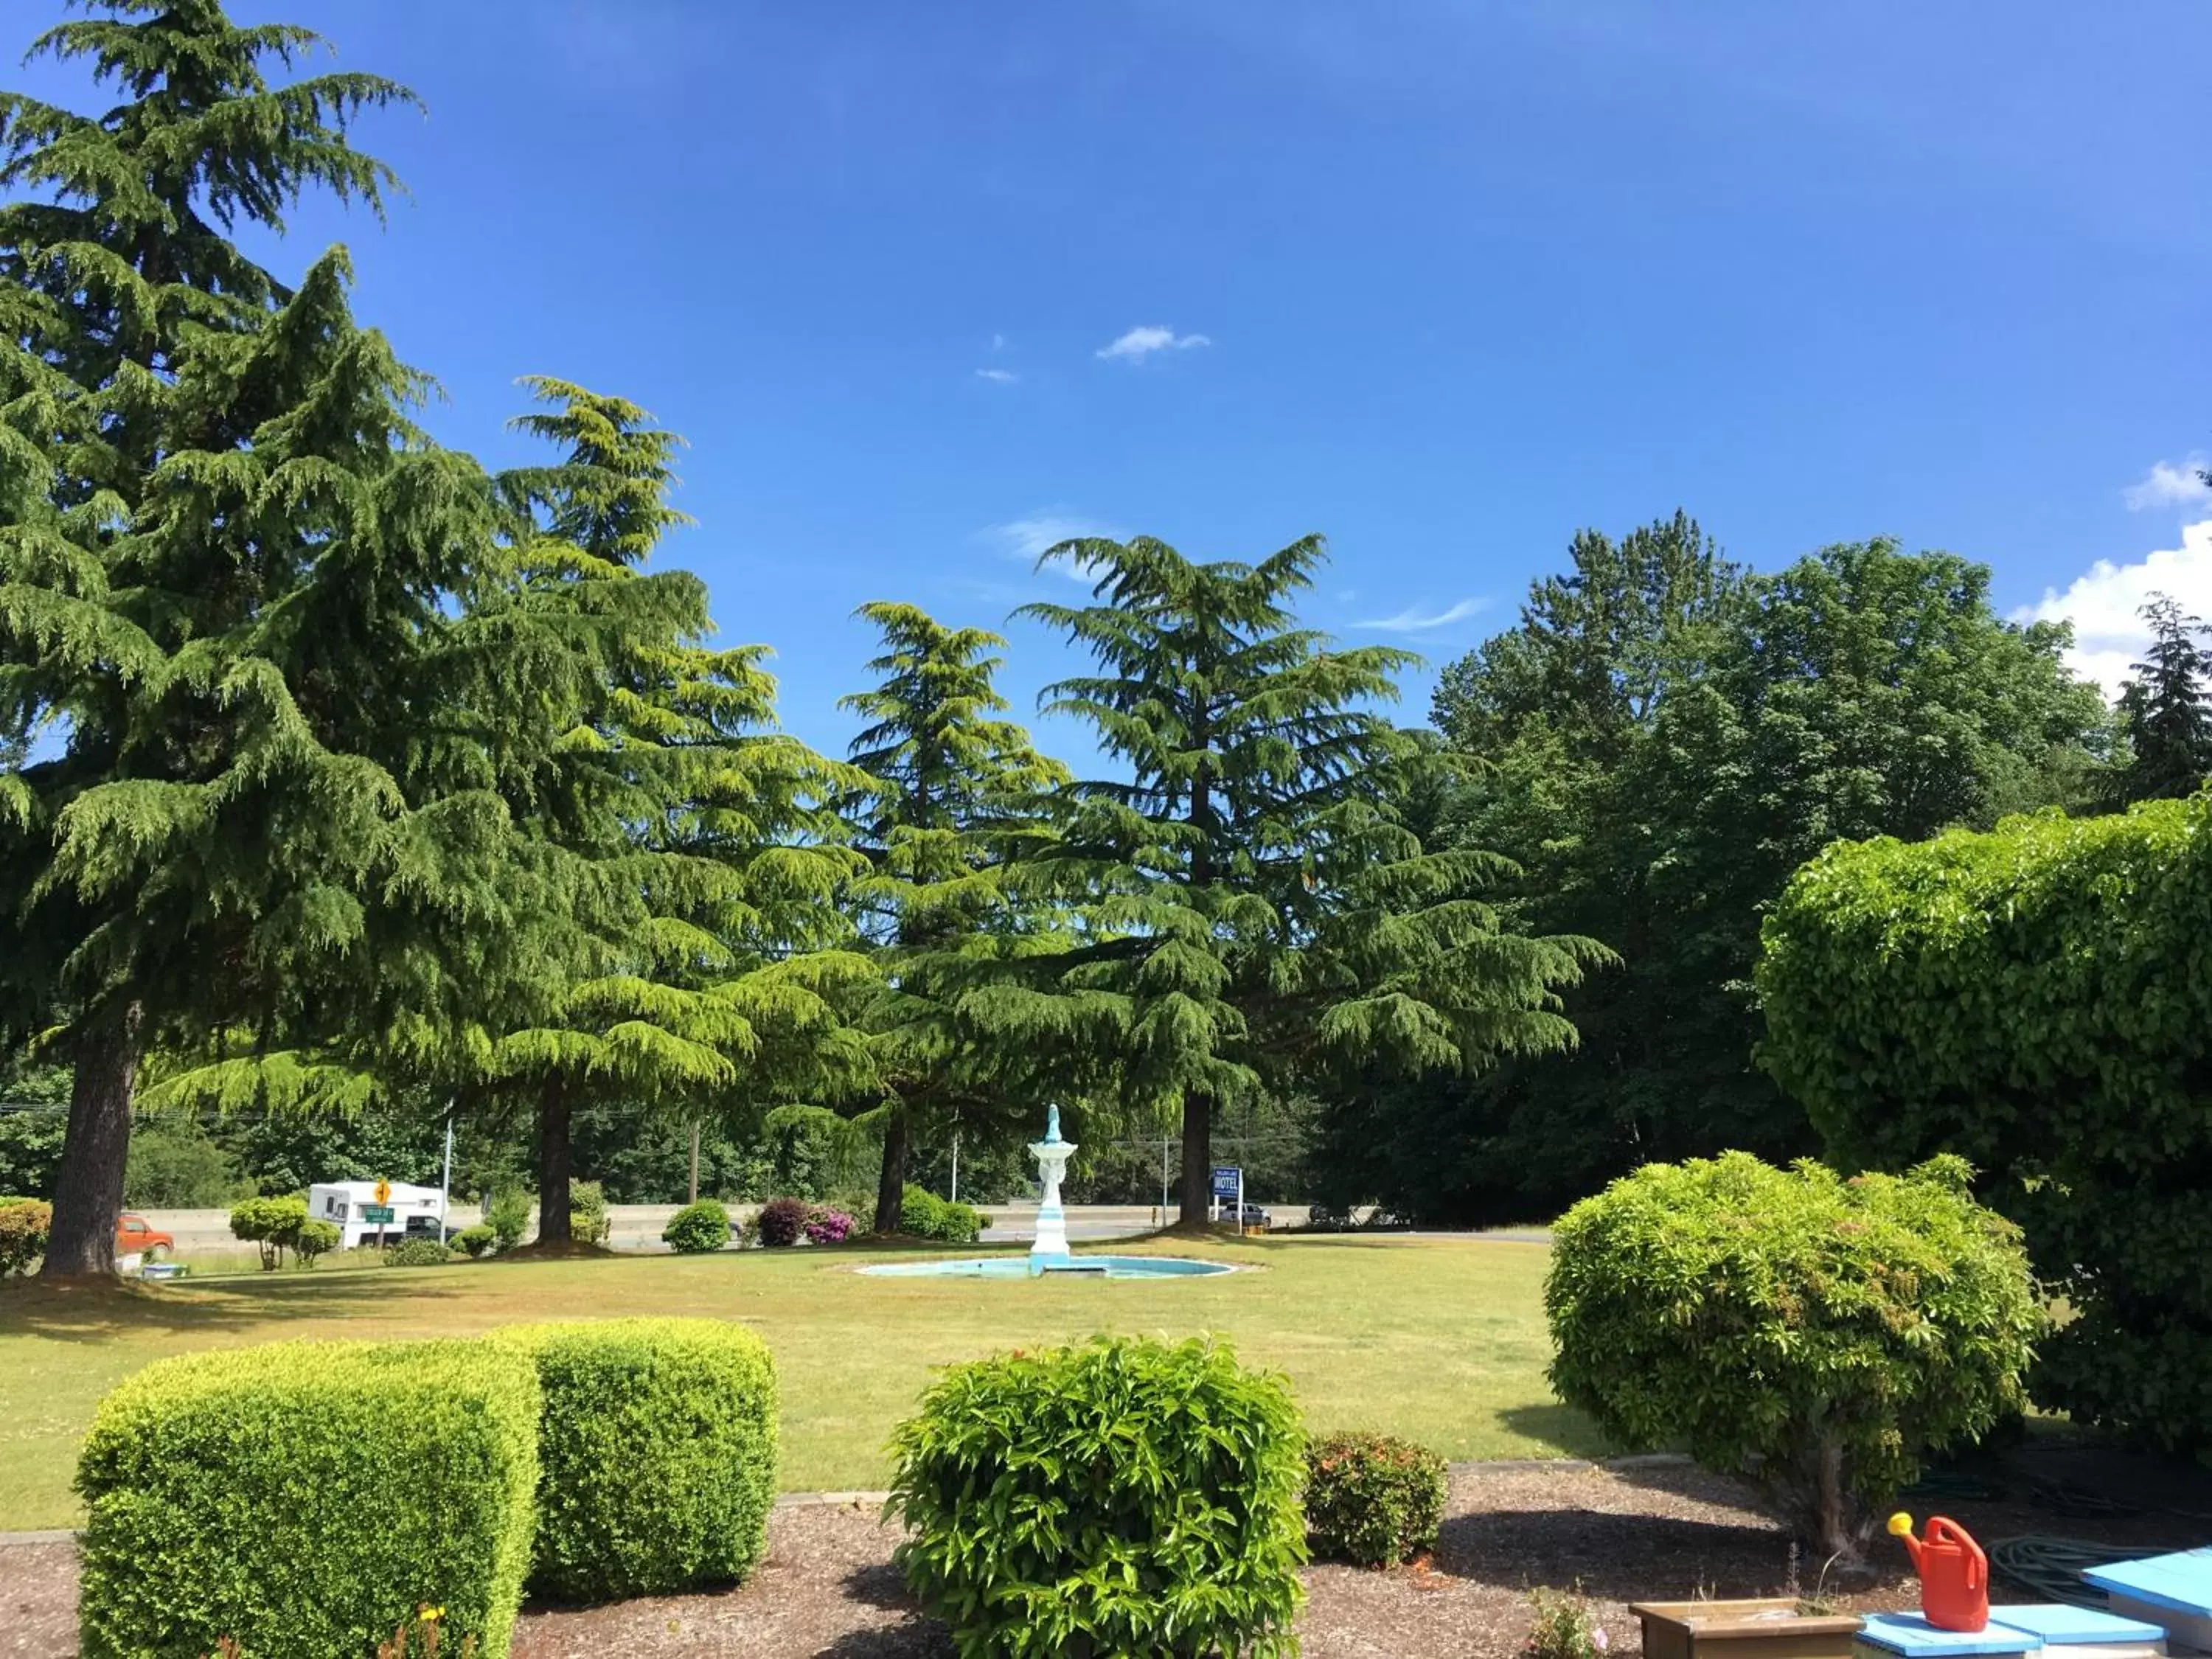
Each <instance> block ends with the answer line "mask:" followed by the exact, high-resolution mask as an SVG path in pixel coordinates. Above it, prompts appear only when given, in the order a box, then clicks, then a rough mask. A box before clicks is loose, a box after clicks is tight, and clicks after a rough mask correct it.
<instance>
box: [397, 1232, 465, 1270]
mask: <svg viewBox="0 0 2212 1659" xmlns="http://www.w3.org/2000/svg"><path fill="white" fill-rule="evenodd" d="M452 1260H453V1252H452V1251H450V1250H448V1249H447V1248H446V1247H445V1246H444V1245H442V1244H441V1243H438V1241H437V1240H436V1239H435V1238H404V1239H402V1240H400V1241H399V1243H397V1244H394V1245H392V1247H391V1248H390V1249H387V1250H386V1251H385V1252H384V1265H385V1266H386V1267H444V1266H445V1265H446V1264H447V1262H449V1261H452Z"/></svg>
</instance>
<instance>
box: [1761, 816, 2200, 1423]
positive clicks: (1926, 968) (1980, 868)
mask: <svg viewBox="0 0 2212 1659" xmlns="http://www.w3.org/2000/svg"><path fill="white" fill-rule="evenodd" d="M2208 914H2212V797H2206V796H2201V795H2200V796H2198V797H2197V798H2196V799H2191V800H2162V801H2156V802H2153V803H2150V804H2148V805H2142V806H2138V807H2136V808H2135V809H2134V810H2133V811H2130V812H2128V813H2127V814H2125V815H2124V816H2122V817H2098V818H2067V817H2057V816H2050V817H2026V818H2011V819H2008V820H2007V821H2005V822H2004V823H2002V824H2000V825H1999V826H1998V827H1997V829H1996V831H1995V832H1994V833H1993V834H1988V835H1970V834H1966V833H1965V832H1963V831H1961V832H1954V833H1952V834H1948V835H1944V836H1938V837H1936V839H1935V840H1933V841H1928V842H1918V843H1916V844H1913V845H1910V846H1908V845H1905V844H1904V843H1902V842H1893V841H1875V842H1863V843H1858V844H1845V845H1838V846H1836V847H1833V848H1830V849H1829V850H1828V851H1827V852H1826V853H1824V854H1821V855H1820V857H1819V858H1817V859H1815V860H1813V861H1812V862H1811V863H1810V864H1808V865H1807V866H1805V867H1804V868H1803V869H1802V870H1800V871H1799V872H1797V874H1796V877H1795V878H1792V879H1791V881H1790V885H1789V887H1788V889H1787V890H1785V891H1784V894H1783V896H1782V897H1781V899H1780V901H1779V902H1778V904H1777V905H1776V907H1775V909H1774V912H1773V914H1772V915H1771V916H1770V917H1769V919H1768V920H1767V922H1766V924H1765V930H1764V937H1765V957H1764V960H1763V961H1762V962H1761V963H1760V964H1759V987H1760V995H1761V998H1762V1000H1763V1001H1764V1003H1765V1010H1766V1021H1767V1029H1768V1036H1767V1039H1766V1041H1765V1043H1764V1044H1763V1045H1762V1048H1761V1050H1760V1055H1761V1059H1762V1060H1763V1061H1764V1063H1765V1066H1766V1067H1767V1069H1768V1070H1769V1071H1771V1072H1772V1073H1774V1075H1775V1077H1776V1079H1778V1080H1779V1081H1780V1083H1781V1084H1782V1085H1783V1087H1784V1088H1785V1089H1787V1090H1789V1091H1790V1092H1791V1093H1792V1094H1795V1095H1796V1096H1797V1097H1798V1098H1800V1099H1801V1100H1802V1101H1803V1102H1804V1103H1805V1106H1806V1109H1807V1110H1808V1113H1810V1115H1811V1116H1812V1120H1813V1122H1814V1127H1817V1128H1818V1129H1819V1130H1820V1133H1822V1134H1823V1135H1824V1136H1826V1139H1827V1142H1828V1146H1829V1148H1830V1151H1831V1152H1832V1155H1833V1156H1835V1157H1837V1158H1839V1159H1842V1160H1844V1161H1846V1162H1849V1163H1851V1164H1873V1165H1875V1166H1878V1167H1881V1168H1884V1169H1897V1168H1901V1167H1903V1166H1904V1165H1906V1164H1911V1163H1912V1162H1913V1161H1915V1160H1916V1159H1918V1158H1926V1157H1928V1156H1929V1154H1930V1153H1932V1152H1937V1151H1945V1152H1957V1153H1958V1154H1959V1155H1960V1156H1961V1157H1964V1158H1969V1159H1971V1160H1972V1162H1973V1163H1974V1164H1976V1165H1977V1166H1978V1168H1980V1169H1981V1170H1984V1171H1985V1172H1986V1190H1987V1193H1988V1194H1989V1198H1990V1202H1991V1203H1993V1204H1995V1205H1996V1206H1997V1207H1999V1208H2000V1209H2002V1210H2003V1211H2005V1212H2007V1213H2008V1214H2009V1215H2011V1216H2012V1217H2013V1218H2014V1219H2015V1220H2016V1221H2018V1222H2019V1223H2020V1224H2021V1227H2022V1229H2023V1230H2024V1231H2025V1234H2026V1237H2027V1243H2028V1250H2029V1254H2030V1255H2031V1257H2032V1258H2033V1261H2034V1263H2035V1267H2036V1269H2037V1272H2038V1273H2039V1275H2040V1276H2041V1279H2042V1282H2043V1285H2044V1286H2045V1289H2046V1290H2047V1291H2051V1292H2052V1293H2054V1294H2056V1295H2057V1296H2061V1297H2064V1299H2065V1301H2066V1303H2067V1304H2068V1305H2069V1307H2070V1308H2071V1309H2072V1310H2073V1314H2074V1317H2073V1318H2072V1319H2071V1320H2070V1321H2069V1322H2068V1323H2067V1324H2066V1325H2065V1326H2064V1327H2063V1328H2060V1329H2059V1330H2057V1332H2055V1333H2054V1334H2052V1335H2051V1338H2050V1340H2048V1341H2047V1342H2046V1343H2045V1345H2044V1348H2043V1354H2042V1360H2041V1363H2040V1364H2039V1367H2038V1369H2037V1371H2036V1375H2035V1379H2034V1385H2035V1394H2036V1397H2037V1399H2038V1400H2039V1401H2041V1402H2042V1403H2043V1404H2045V1405H2047V1406H2051V1407H2063V1409H2065V1410H2066V1411H2068V1412H2069V1413H2072V1415H2073V1416H2074V1418H2075V1420H2076V1421H2077V1422H2081V1423H2089V1424H2099V1425H2106V1426H2110V1427H2112V1428H2116V1429H2120V1430H2123V1431H2129V1432H2130V1433H2132V1434H2133V1435H2135V1436H2136V1437H2141V1438H2142V1439H2145V1440H2148V1441H2149V1442H2151V1443H2154V1444H2155V1445H2157V1446H2158V1447H2159V1448H2160V1449H2163V1450H2166V1451H2167V1452H2170V1453H2180V1454H2186V1453H2189V1452H2191V1451H2195V1452H2197V1453H2200V1454H2212V1273H2206V1272H2205V1270H2204V1263H2205V1262H2206V1261H2208V1260H2212V1085H2208V1083H2207V1080H2206V1079H2207V1073H2206V1070H2205V1063H2204V1054H2205V1032H2206V1031H2207V1030H2212V973H2208V972H2207V971H2206V969H2205V958H2204V917H2205V916H2206V915H2208Z"/></svg>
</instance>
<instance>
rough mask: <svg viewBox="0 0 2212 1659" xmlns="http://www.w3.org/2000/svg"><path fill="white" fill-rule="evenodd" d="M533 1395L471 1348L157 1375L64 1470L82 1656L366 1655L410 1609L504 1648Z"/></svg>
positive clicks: (237, 1358) (494, 1648)
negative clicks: (75, 1551) (226, 1645)
mask: <svg viewBox="0 0 2212 1659" xmlns="http://www.w3.org/2000/svg"><path fill="white" fill-rule="evenodd" d="M538 1415H539V1395H538V1380H537V1377H536V1375H535V1374H534V1372H533V1370H532V1367H531V1365H530V1364H529V1362H528V1360H527V1359H526V1358H524V1357H523V1356H522V1355H520V1354H517V1353H513V1352H508V1351H506V1350H504V1349H501V1348H500V1347H498V1346H495V1345H493V1344H489V1343H483V1342H416V1343H399V1344H390V1345H369V1344H363V1343H338V1342H280V1343H273V1344H270V1345H268V1346H262V1347H252V1348H244V1349H233V1350H226V1351H224V1352H214V1353H198V1354H188V1355H184V1356H180V1357H179V1358H173V1359H165V1360H161V1361H160V1362H158V1363H156V1364H153V1365H150V1366H149V1367H148V1368H147V1369H146V1370H143V1371H141V1372H139V1373H138V1374H137V1376H134V1377H131V1379H130V1380H129V1381H127V1382H125V1383H123V1384H122V1385H121V1386H120V1387H118V1388H117V1389H115V1390H114V1391H113V1392H112V1393H111V1394H110V1395H108V1396H107V1397H106V1400H104V1401H101V1402H100V1410H99V1413H98V1414H97V1415H96V1416H95V1418H94V1421H93V1425H92V1431H91V1433H90V1434H89V1436H88V1437H87V1438H86V1441H85V1446H84V1451H83V1454H82V1458H81V1459H80V1462H79V1463H78V1468H77V1490H78V1491H79V1492H80V1493H82V1496H83V1498H84V1499H85V1502H86V1504H87V1507H88V1516H87V1520H86V1524H85V1530H84V1533H83V1537H82V1544H81V1551H82V1564H83V1565H82V1578H81V1583H80V1589H79V1592H78V1599H79V1617H80V1619H81V1620H82V1641H83V1644H84V1651H85V1653H86V1655H87V1656H88V1659H126V1656H127V1659H196V1656H198V1655H201V1654H204V1653H208V1652H211V1651H213V1650H215V1649H216V1644H217V1643H218V1642H220V1641H221V1640H222V1639H223V1638H234V1639H235V1640H236V1641H237V1643H238V1644H239V1645H240V1649H241V1650H243V1651H244V1652H246V1653H249V1654H252V1655H253V1656H255V1659H330V1656H331V1655H333V1654H360V1653H367V1652H368V1651H370V1650H372V1649H373V1648H374V1645H375V1644H376V1643H377V1642H378V1641H380V1640H381V1639H382V1638H385V1637H386V1636H388V1635H389V1634H390V1633H391V1632H392V1629H393V1627H394V1626H397V1625H398V1624H399V1623H400V1621H401V1620H406V1619H410V1618H411V1617H412V1616H413V1615H414V1613H415V1612H416V1607H418V1605H421V1604H422V1603H428V1604H430V1605H434V1606H437V1607H443V1608H444V1609H445V1614H444V1626H445V1638H446V1640H447V1643H448V1644H451V1647H452V1648H453V1650H459V1646H460V1644H461V1643H462V1641H463V1640H465V1638H470V1637H473V1638H476V1641H477V1652H478V1653H479V1654H481V1655H483V1656H485V1659H499V1656H501V1655H504V1654H505V1653H506V1652H507V1642H508V1638H509V1636H510V1634H511V1632H512V1631H513V1624H514V1615H515V1611H516V1608H517V1607H518V1606H519V1604H520V1599H521V1592H522V1583H523V1576H524V1574H525V1572H526V1570H527V1569H528V1566H529V1564H530V1539H531V1508H532V1492H533V1490H534V1489H535V1486H536V1485H537V1480H538V1449H537V1441H538Z"/></svg>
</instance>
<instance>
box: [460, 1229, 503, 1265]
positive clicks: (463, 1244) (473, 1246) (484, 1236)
mask: <svg viewBox="0 0 2212 1659" xmlns="http://www.w3.org/2000/svg"><path fill="white" fill-rule="evenodd" d="M497 1237H498V1235H497V1234H495V1232H493V1231H492V1230H491V1229H490V1228H489V1227H488V1226H486V1225H484V1224H483V1222H481V1221H479V1222H478V1223H477V1225H475V1226H473V1227H464V1228H462V1229H461V1230H460V1231H459V1232H458V1233H455V1234H454V1235H453V1246H452V1248H453V1249H457V1250H459V1252H460V1253H461V1254H462V1255H465V1256H469V1257H471V1258H473V1257H476V1256H480V1255H483V1254H484V1253H485V1252H486V1251H487V1250H489V1249H491V1247H492V1244H493V1243H494V1242H495V1240H496V1239H497Z"/></svg>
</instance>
